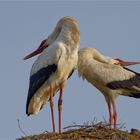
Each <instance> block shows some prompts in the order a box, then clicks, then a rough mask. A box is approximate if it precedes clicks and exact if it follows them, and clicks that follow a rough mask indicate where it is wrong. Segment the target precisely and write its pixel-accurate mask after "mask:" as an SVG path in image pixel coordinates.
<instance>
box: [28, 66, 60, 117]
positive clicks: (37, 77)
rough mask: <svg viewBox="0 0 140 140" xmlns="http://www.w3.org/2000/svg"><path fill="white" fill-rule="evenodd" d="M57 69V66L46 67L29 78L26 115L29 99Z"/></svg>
mask: <svg viewBox="0 0 140 140" xmlns="http://www.w3.org/2000/svg"><path fill="white" fill-rule="evenodd" d="M56 69H57V65H55V64H53V65H48V66H47V67H44V68H42V69H40V70H39V71H38V72H37V73H35V74H33V75H32V76H31V77H30V83H29V90H28V97H27V102H26V114H27V115H29V114H28V106H29V103H30V100H31V98H32V97H33V96H34V94H35V93H36V91H37V90H38V89H39V88H40V87H41V85H43V83H44V82H45V81H46V80H47V79H49V77H50V76H51V74H52V73H54V72H55V71H56Z"/></svg>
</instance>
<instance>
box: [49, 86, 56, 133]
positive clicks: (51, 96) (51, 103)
mask: <svg viewBox="0 0 140 140" xmlns="http://www.w3.org/2000/svg"><path fill="white" fill-rule="evenodd" d="M53 106H54V104H53V89H52V86H50V108H51V115H52V126H53V132H54V133H55V123H54V111H53Z"/></svg>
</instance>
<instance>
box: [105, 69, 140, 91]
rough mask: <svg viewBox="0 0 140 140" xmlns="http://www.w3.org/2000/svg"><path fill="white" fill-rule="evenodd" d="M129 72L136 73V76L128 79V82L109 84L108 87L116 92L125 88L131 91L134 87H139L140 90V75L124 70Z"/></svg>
mask: <svg viewBox="0 0 140 140" xmlns="http://www.w3.org/2000/svg"><path fill="white" fill-rule="evenodd" d="M124 69H126V70H128V71H131V72H133V73H135V76H134V77H132V78H130V79H127V80H123V81H113V82H110V83H108V84H107V87H109V88H111V89H113V90H115V89H118V88H123V89H129V90H131V89H132V87H133V86H137V87H139V88H140V74H139V73H136V72H134V71H132V70H130V69H128V68H124Z"/></svg>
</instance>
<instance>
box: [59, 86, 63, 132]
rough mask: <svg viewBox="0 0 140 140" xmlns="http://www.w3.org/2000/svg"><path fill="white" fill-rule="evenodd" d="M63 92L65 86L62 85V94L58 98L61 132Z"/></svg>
mask: <svg viewBox="0 0 140 140" xmlns="http://www.w3.org/2000/svg"><path fill="white" fill-rule="evenodd" d="M62 93H63V86H62V85H60V95H59V100H58V115H59V133H61V120H62V116H61V114H62V113H61V112H62Z"/></svg>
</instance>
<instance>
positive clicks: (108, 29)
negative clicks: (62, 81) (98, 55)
mask: <svg viewBox="0 0 140 140" xmlns="http://www.w3.org/2000/svg"><path fill="white" fill-rule="evenodd" d="M63 16H71V17H73V18H75V19H76V20H77V21H78V24H79V27H80V30H81V43H80V44H81V46H80V47H81V48H83V47H94V48H96V49H98V50H99V51H100V52H102V53H103V54H104V55H108V56H111V57H119V58H121V59H124V60H128V61H129V60H131V61H140V2H138V1H137V2H130V1H129V2H126V1H125V2H121V1H119V2H115V1H113V2H107V1H99V2H96V1H92V2H90V1H89V2H84V1H83V2H82V1H77V2H75V1H69V2H64V1H59V2H56V1H53V2H49V1H42V2H37V1H36V2H33V1H32V2H27V1H26V2H10V1H9V2H8V1H6V2H0V64H1V67H0V68H1V73H0V77H1V80H0V81H1V94H0V95H1V97H0V111H1V113H0V139H2V138H7V139H8V138H9V139H11V138H17V137H20V136H22V133H21V132H20V130H19V128H18V123H17V119H19V120H20V124H21V127H22V128H23V130H24V131H25V132H26V134H27V135H31V134H37V133H41V132H44V131H46V130H47V131H52V127H51V116H50V108H49V104H47V105H46V106H45V107H44V109H43V110H42V111H41V112H40V113H39V114H38V115H36V116H31V117H27V116H26V114H25V103H26V97H27V91H28V83H29V73H30V69H31V66H32V64H33V62H34V61H35V59H36V58H33V59H31V60H28V61H23V60H22V58H23V57H24V56H25V55H26V54H28V53H29V52H31V51H32V50H34V49H36V48H37V47H38V45H39V44H40V42H41V41H42V40H43V39H44V38H46V37H47V36H48V35H49V34H50V33H51V32H52V31H53V29H54V27H55V25H56V23H57V21H58V20H59V19H60V18H61V17H63ZM131 69H132V70H135V71H137V72H139V71H140V65H136V66H133V67H131ZM57 100H58V95H56V97H55V98H54V101H55V115H56V116H55V119H56V126H57V128H58V125H57V124H58V112H57ZM139 106H140V100H139V99H134V98H129V97H123V96H119V98H118V99H117V111H118V123H125V126H126V128H125V129H124V130H130V129H131V128H138V129H140V123H139V118H140V111H139V109H138V108H139ZM94 117H96V118H97V120H98V121H103V118H105V119H106V120H108V109H107V104H106V102H105V100H104V97H103V95H102V94H101V93H100V92H99V91H98V90H97V89H95V88H94V87H93V86H92V85H90V84H89V83H88V82H86V81H82V79H80V78H78V75H77V71H75V73H74V74H73V76H72V77H71V78H70V79H69V81H68V83H67V85H66V87H65V90H64V99H63V124H62V126H63V127H65V126H67V125H70V124H72V123H73V122H76V123H77V124H82V123H84V122H87V121H89V122H91V121H92V120H93V119H94Z"/></svg>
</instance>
